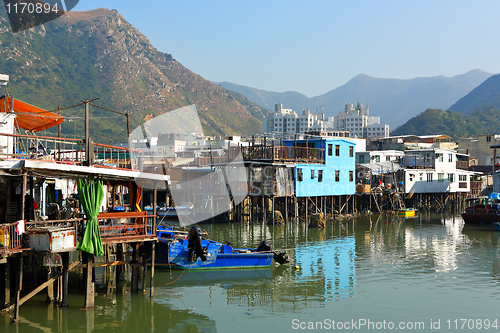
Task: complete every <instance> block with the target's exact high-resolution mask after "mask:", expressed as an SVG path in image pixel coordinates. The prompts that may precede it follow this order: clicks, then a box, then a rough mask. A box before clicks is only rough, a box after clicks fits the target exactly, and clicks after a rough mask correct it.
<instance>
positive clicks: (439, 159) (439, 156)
mask: <svg viewBox="0 0 500 333" xmlns="http://www.w3.org/2000/svg"><path fill="white" fill-rule="evenodd" d="M438 161H439V162H443V154H439V155H438Z"/></svg>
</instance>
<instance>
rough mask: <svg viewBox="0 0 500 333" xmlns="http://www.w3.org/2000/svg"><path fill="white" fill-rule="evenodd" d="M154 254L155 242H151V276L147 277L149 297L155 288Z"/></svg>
mask: <svg viewBox="0 0 500 333" xmlns="http://www.w3.org/2000/svg"><path fill="white" fill-rule="evenodd" d="M155 256H156V242H153V243H152V244H151V276H150V278H149V297H153V295H154V289H155Z"/></svg>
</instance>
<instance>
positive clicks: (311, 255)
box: [295, 236, 356, 300]
mask: <svg viewBox="0 0 500 333" xmlns="http://www.w3.org/2000/svg"><path fill="white" fill-rule="evenodd" d="M355 257H356V254H355V239H354V237H353V236H350V237H344V238H334V239H329V240H326V241H322V242H319V243H305V244H300V245H298V246H297V247H296V249H295V263H296V265H299V266H300V267H301V269H300V271H299V272H297V276H296V281H295V282H296V284H299V285H302V286H304V287H306V288H307V285H314V287H315V288H316V289H322V292H321V291H320V294H322V295H324V298H325V299H326V300H329V299H331V298H332V297H336V296H347V295H350V294H352V293H353V292H354V284H355V275H356V274H355V267H354V258H355Z"/></svg>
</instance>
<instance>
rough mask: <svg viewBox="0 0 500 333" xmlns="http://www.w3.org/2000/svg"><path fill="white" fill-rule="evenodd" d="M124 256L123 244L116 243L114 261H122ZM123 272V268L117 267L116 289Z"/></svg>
mask: <svg viewBox="0 0 500 333" xmlns="http://www.w3.org/2000/svg"><path fill="white" fill-rule="evenodd" d="M123 260H124V256H123V244H121V243H118V244H116V261H123ZM122 271H123V266H117V267H116V287H117V289H118V283H120V275H121V273H122Z"/></svg>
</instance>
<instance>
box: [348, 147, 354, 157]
mask: <svg viewBox="0 0 500 333" xmlns="http://www.w3.org/2000/svg"><path fill="white" fill-rule="evenodd" d="M353 156H354V147H353V146H350V147H349V157H353Z"/></svg>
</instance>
